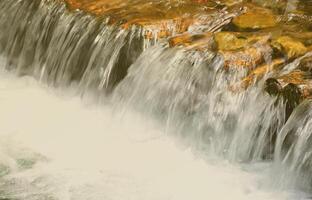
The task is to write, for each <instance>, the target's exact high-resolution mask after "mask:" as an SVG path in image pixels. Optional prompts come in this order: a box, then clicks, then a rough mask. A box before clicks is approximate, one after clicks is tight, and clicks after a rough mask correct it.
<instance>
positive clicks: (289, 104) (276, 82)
mask: <svg viewBox="0 0 312 200" xmlns="http://www.w3.org/2000/svg"><path fill="white" fill-rule="evenodd" d="M265 90H266V91H267V92H268V93H269V94H270V95H273V96H278V97H280V98H279V99H282V100H283V102H284V103H285V105H286V119H288V118H289V116H290V115H291V113H292V112H293V110H294V109H295V108H296V107H297V106H298V105H299V104H300V103H301V102H302V101H303V100H305V99H308V98H311V95H312V75H311V73H310V72H306V71H301V70H299V69H296V70H294V71H292V72H290V73H288V74H285V75H282V76H279V77H276V78H269V79H267V80H266V82H265Z"/></svg>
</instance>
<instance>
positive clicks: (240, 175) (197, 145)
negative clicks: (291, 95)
mask: <svg viewBox="0 0 312 200" xmlns="http://www.w3.org/2000/svg"><path fill="white" fill-rule="evenodd" d="M0 12H1V13H4V15H3V18H1V19H0V29H1V32H0V52H1V55H2V56H3V57H4V58H5V59H3V60H2V61H1V62H0V64H1V66H0V68H1V69H2V70H4V69H5V70H9V71H11V72H12V73H15V74H18V75H21V77H20V78H16V77H14V76H13V75H11V74H8V73H7V72H4V71H3V72H1V74H0V110H1V112H0V121H1V126H0V134H1V139H0V144H1V145H0V147H1V148H0V198H3V199H26V200H28V199H29V200H35V199H38V200H41V199H49V200H50V199H58V200H59V199H61V200H63V199H64V200H66V199H91V200H93V199H96V200H97V199H101V200H102V199H116V200H117V199H118V200H120V199H135V200H140V199H157V200H159V199H170V200H175V199H177V200H183V199H196V200H198V199H199V200H200V199H238V200H244V199H259V200H260V199H261V200H263V199H266V200H270V199H272V200H279V199H283V200H284V199H307V197H308V195H306V194H305V193H303V192H302V191H307V192H308V193H310V189H311V181H310V180H311V175H310V174H311V170H310V168H311V160H312V159H311V150H310V147H309V146H310V145H309V144H310V140H311V139H310V138H311V134H310V131H309V130H310V127H311V124H312V123H311V120H312V118H311V111H310V110H311V108H310V106H311V105H310V102H305V103H303V104H302V105H300V106H299V107H298V108H297V109H296V110H295V111H294V113H293V114H292V115H291V116H290V117H289V119H288V120H287V118H288V116H287V115H286V114H285V102H284V101H283V100H278V99H277V98H273V97H271V96H270V95H268V94H267V93H265V92H264V91H263V88H264V80H265V79H263V80H262V81H259V82H257V83H254V84H253V85H252V87H249V88H248V89H246V91H243V92H237V91H233V90H232V89H231V86H233V85H234V84H235V83H237V81H239V80H241V78H242V77H244V76H245V75H246V71H244V70H242V69H240V68H239V67H240V66H232V67H233V69H230V70H229V69H225V68H224V60H223V58H222V56H221V55H219V54H218V53H216V52H214V51H213V50H211V49H210V48H208V49H206V50H205V51H196V50H195V49H192V47H188V48H181V47H175V48H169V47H168V42H167V41H166V40H163V41H161V40H158V39H156V38H154V39H152V40H151V41H149V39H146V38H144V31H146V30H144V29H143V28H141V27H137V26H133V27H130V28H129V29H122V28H120V26H114V25H109V24H108V23H107V21H106V19H98V18H94V17H93V16H90V15H86V14H85V13H82V12H80V11H77V12H69V11H68V10H67V9H66V7H65V6H64V4H61V3H60V2H56V1H50V0H34V1H31V0H21V1H15V2H12V1H9V0H4V1H0ZM231 15H232V14H231V13H227V14H222V15H220V16H219V14H218V13H216V15H212V16H210V18H209V19H210V20H211V21H209V23H208V25H209V24H210V25H211V27H206V28H208V29H207V30H210V31H217V30H218V28H220V27H219V26H218V24H219V21H218V20H217V19H218V18H220V19H219V20H221V21H222V19H223V17H225V18H224V19H225V21H226V22H227V20H229V19H228V17H230V16H231ZM218 16H219V17H218ZM2 30H6V31H2ZM155 31H156V33H157V30H155ZM189 31H190V32H191V31H194V30H192V29H190V30H189ZM197 31H199V30H197ZM156 35H157V34H156ZM254 48H257V49H259V50H260V51H261V52H266V54H267V55H265V57H266V60H267V61H268V62H269V60H270V59H271V53H272V49H270V47H263V45H261V44H255V45H254ZM307 56H311V54H309V53H308V54H306V55H305V56H303V57H301V58H298V59H297V60H295V61H294V62H292V63H289V64H288V65H287V66H285V67H284V71H281V72H280V73H281V74H283V73H286V72H287V71H289V70H293V69H294V68H296V67H297V66H298V65H299V63H298V62H299V61H300V59H303V58H304V57H307ZM236 67H237V68H236ZM237 69H238V70H237ZM28 76H31V77H34V79H33V78H30V77H28ZM265 76H266V77H270V76H272V74H270V73H268V74H266V75H265ZM37 81H38V82H37ZM50 86H54V87H56V88H57V89H56V88H55V89H52V88H53V87H50ZM79 97H83V98H82V99H84V100H85V101H81V99H80V98H79ZM87 100H92V101H87ZM83 102H85V103H83ZM103 102H104V104H103Z"/></svg>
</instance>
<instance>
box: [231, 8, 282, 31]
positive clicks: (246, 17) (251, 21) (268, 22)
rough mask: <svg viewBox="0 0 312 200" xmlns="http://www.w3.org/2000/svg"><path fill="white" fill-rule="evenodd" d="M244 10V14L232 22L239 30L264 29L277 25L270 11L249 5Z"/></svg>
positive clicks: (275, 17) (275, 18)
mask: <svg viewBox="0 0 312 200" xmlns="http://www.w3.org/2000/svg"><path fill="white" fill-rule="evenodd" d="M246 8H247V11H246V13H244V14H242V15H240V16H237V17H236V18H234V20H233V24H234V25H235V26H236V27H238V28H239V29H242V30H244V29H264V28H270V27H274V26H276V25H277V23H278V20H277V19H278V18H277V16H275V15H274V14H273V12H272V11H271V10H269V9H265V8H262V7H257V6H252V5H250V4H248V5H247V6H246Z"/></svg>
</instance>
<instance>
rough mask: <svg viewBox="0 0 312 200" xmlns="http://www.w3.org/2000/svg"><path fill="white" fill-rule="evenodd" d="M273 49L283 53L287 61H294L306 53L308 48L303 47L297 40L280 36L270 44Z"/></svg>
mask: <svg viewBox="0 0 312 200" xmlns="http://www.w3.org/2000/svg"><path fill="white" fill-rule="evenodd" d="M272 45H273V47H274V48H276V49H277V50H278V51H280V52H282V53H284V54H285V55H286V56H287V58H288V59H294V58H297V57H299V56H302V55H304V54H305V53H307V52H308V48H307V47H305V46H304V45H303V44H302V43H301V42H300V41H299V40H296V39H294V38H291V37H289V36H281V37H279V38H277V39H276V40H275V41H273V42H272Z"/></svg>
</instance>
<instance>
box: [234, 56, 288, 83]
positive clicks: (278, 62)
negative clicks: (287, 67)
mask: <svg viewBox="0 0 312 200" xmlns="http://www.w3.org/2000/svg"><path fill="white" fill-rule="evenodd" d="M284 64H285V60H284V59H281V58H277V59H274V60H273V61H272V62H270V63H268V64H263V65H261V66H259V67H257V68H256V69H254V70H252V71H251V72H250V73H249V74H248V75H247V76H246V77H245V78H243V79H242V81H241V82H240V83H238V86H239V87H240V88H244V89H246V88H248V87H249V86H250V85H252V84H253V83H254V82H257V81H258V80H260V79H262V78H263V77H264V76H265V75H266V74H267V73H275V72H277V71H279V70H280V69H282V68H283V66H284Z"/></svg>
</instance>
